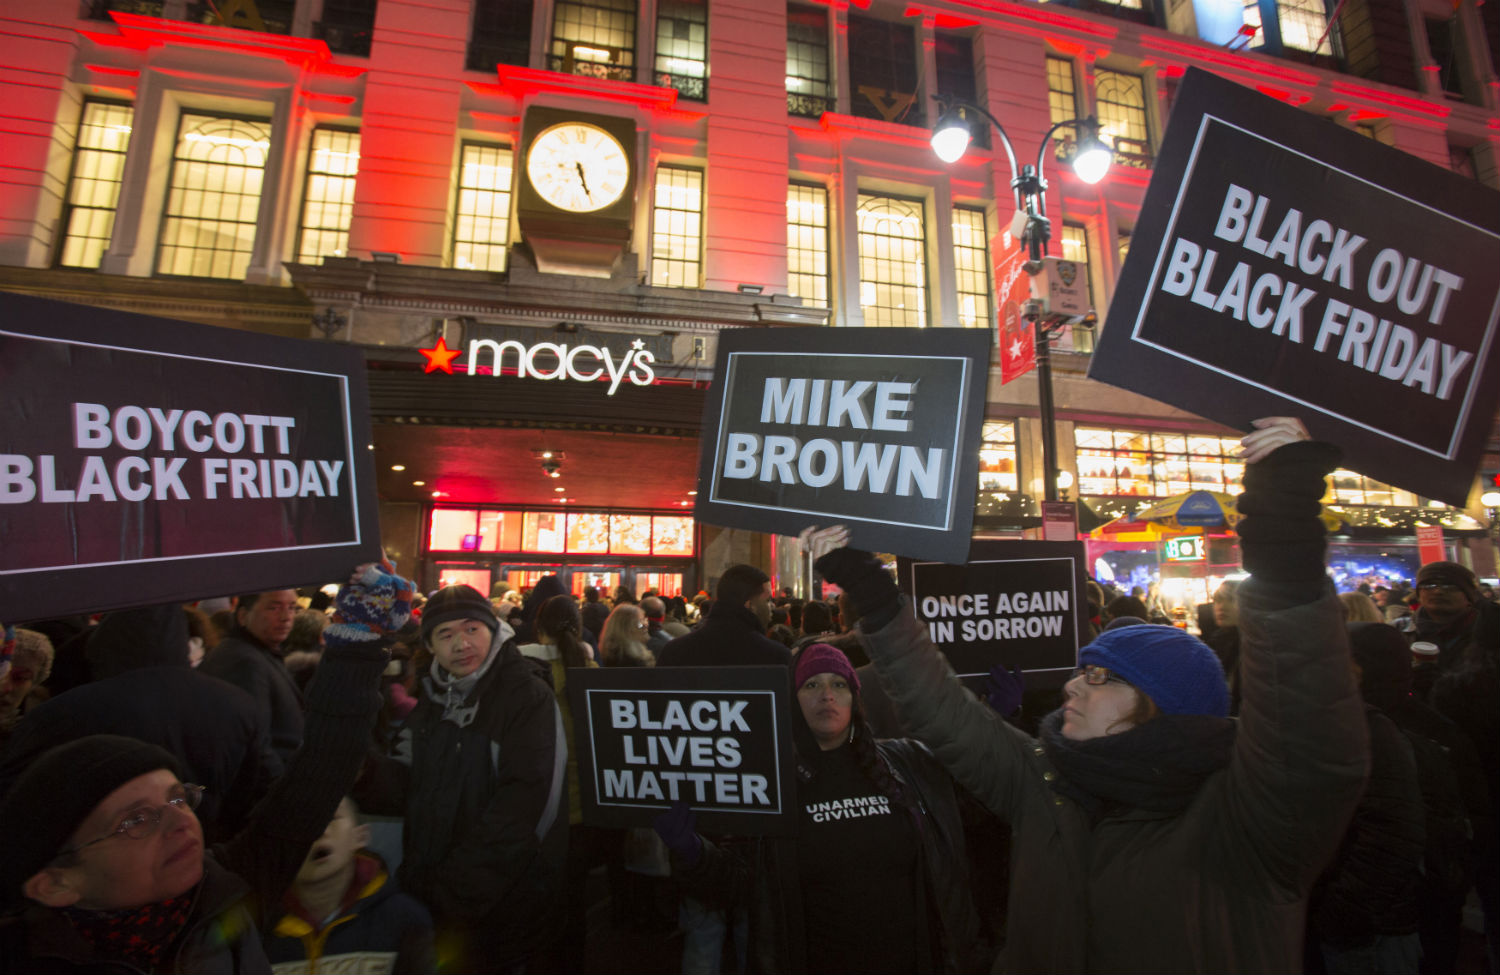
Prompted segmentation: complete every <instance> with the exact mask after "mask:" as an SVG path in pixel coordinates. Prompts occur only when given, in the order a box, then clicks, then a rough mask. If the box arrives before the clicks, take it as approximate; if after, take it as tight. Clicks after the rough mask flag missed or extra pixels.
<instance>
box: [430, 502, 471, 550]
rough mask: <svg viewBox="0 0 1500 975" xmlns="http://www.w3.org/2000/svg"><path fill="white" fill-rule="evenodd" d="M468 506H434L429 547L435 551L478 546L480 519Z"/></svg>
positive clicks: (466, 548) (467, 548) (468, 548)
mask: <svg viewBox="0 0 1500 975" xmlns="http://www.w3.org/2000/svg"><path fill="white" fill-rule="evenodd" d="M475 515H476V512H474V511H471V510H469V509H466V508H434V509H433V510H432V525H431V527H430V528H429V529H428V532H427V547H428V548H429V549H431V550H432V551H435V552H464V551H474V550H476V549H477V548H478V536H479V521H478V519H477V518H476V517H475Z"/></svg>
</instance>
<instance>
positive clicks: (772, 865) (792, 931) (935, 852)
mask: <svg viewBox="0 0 1500 975" xmlns="http://www.w3.org/2000/svg"><path fill="white" fill-rule="evenodd" d="M875 747H876V749H877V750H878V751H879V752H880V754H881V756H883V757H884V758H885V759H886V761H887V762H888V763H889V765H890V766H891V768H892V770H893V771H894V772H895V774H896V777H897V778H898V779H900V780H901V782H902V784H903V785H905V786H906V787H907V788H909V789H910V790H911V791H912V792H913V793H914V794H915V798H916V800H917V804H918V807H919V809H920V810H921V815H920V817H919V821H920V830H921V846H920V854H919V859H920V869H921V876H922V883H921V884H920V885H919V903H920V904H922V905H924V906H925V907H926V909H927V911H928V914H929V915H930V916H931V917H932V918H934V919H935V920H936V922H937V924H936V928H937V930H936V931H930V934H931V935H932V936H934V937H936V938H937V939H938V945H939V949H940V951H939V953H940V956H941V962H942V967H941V969H940V970H941V971H944V972H970V971H977V970H979V969H980V968H982V967H983V966H984V965H986V964H988V961H989V959H988V958H986V957H984V949H983V944H984V942H983V941H982V939H981V935H980V924H979V915H978V913H977V912H976V911H975V908H974V902H973V899H972V897H971V895H970V888H969V864H968V857H967V853H966V851H965V846H964V830H963V823H962V822H961V819H960V816H959V806H958V800H957V799H956V798H955V796H954V791H953V782H952V780H951V779H950V778H949V777H948V774H947V773H946V772H944V771H943V769H942V767H941V766H940V765H938V763H937V761H936V760H935V759H934V758H933V757H932V753H931V752H929V751H928V750H927V747H926V746H925V745H923V744H922V743H921V742H917V741H912V740H910V739H896V740H891V741H880V742H877V743H876V746H875ZM672 870H673V874H674V875H675V876H677V877H678V878H679V879H680V880H681V881H682V883H683V886H684V889H685V890H686V891H688V892H689V893H693V894H695V895H699V896H701V897H702V898H703V899H704V900H707V901H710V902H715V901H717V902H721V903H722V902H724V901H726V900H729V899H733V900H735V901H737V902H741V903H745V904H747V905H748V911H749V916H750V932H749V951H748V961H747V966H748V968H749V970H750V971H752V972H805V971H807V939H808V937H809V936H811V937H816V936H817V932H816V931H813V932H811V933H809V932H808V931H807V930H806V928H805V926H804V924H803V907H802V891H801V880H800V875H799V872H798V861H797V841H796V839H795V838H787V837H757V838H755V839H753V840H741V841H736V842H733V843H724V842H715V841H713V840H710V839H706V838H705V839H703V852H702V855H701V856H700V857H699V859H698V862H697V863H696V864H693V865H691V866H689V865H687V864H685V863H683V862H682V860H681V859H680V858H678V857H676V856H673V858H672ZM914 923H915V922H914ZM929 927H930V926H929Z"/></svg>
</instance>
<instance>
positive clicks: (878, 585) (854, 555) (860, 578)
mask: <svg viewBox="0 0 1500 975" xmlns="http://www.w3.org/2000/svg"><path fill="white" fill-rule="evenodd" d="M813 569H814V570H816V571H817V573H818V574H819V575H821V576H822V577H823V578H824V579H827V580H828V581H829V582H831V583H833V584H834V585H835V586H838V587H839V588H840V589H842V590H844V592H845V593H847V594H848V596H849V602H850V603H851V604H852V605H853V607H854V612H855V613H856V614H858V615H859V617H860V618H861V619H863V618H864V617H866V616H869V615H871V614H872V613H874V612H875V611H876V610H879V609H884V608H886V607H889V606H894V605H896V604H897V602H898V601H899V600H900V596H901V593H900V592H899V591H898V590H897V589H896V583H895V581H894V580H892V579H891V574H890V573H889V572H887V571H886V570H885V566H883V565H881V564H880V562H879V561H878V560H877V559H875V557H874V556H872V555H871V554H870V553H869V552H861V551H860V550H859V549H856V548H836V549H834V550H833V551H832V552H829V553H828V554H827V555H825V556H823V557H822V558H820V559H818V561H816V562H814V563H813Z"/></svg>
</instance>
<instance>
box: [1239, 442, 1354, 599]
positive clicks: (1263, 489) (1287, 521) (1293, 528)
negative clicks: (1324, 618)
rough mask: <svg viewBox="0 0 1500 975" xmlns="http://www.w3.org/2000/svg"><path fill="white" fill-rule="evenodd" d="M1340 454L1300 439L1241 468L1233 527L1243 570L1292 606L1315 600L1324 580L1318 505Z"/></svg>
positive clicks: (1322, 546) (1324, 445) (1322, 532)
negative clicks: (1240, 491) (1241, 490)
mask: <svg viewBox="0 0 1500 975" xmlns="http://www.w3.org/2000/svg"><path fill="white" fill-rule="evenodd" d="M1340 456H1341V452H1340V451H1339V449H1338V448H1337V447H1335V446H1333V445H1332V444H1327V443H1321V442H1319V441H1315V440H1302V441H1298V442H1296V443H1289V444H1286V445H1284V446H1282V447H1279V448H1277V449H1276V450H1275V451H1273V452H1272V453H1271V454H1270V455H1269V456H1267V457H1266V458H1264V459H1263V460H1261V461H1259V462H1257V463H1254V464H1250V465H1247V466H1246V467H1245V493H1243V494H1241V495H1240V497H1239V509H1240V514H1242V515H1244V516H1245V517H1244V518H1243V519H1242V520H1241V521H1240V523H1239V524H1238V525H1236V526H1235V532H1236V533H1237V534H1238V535H1239V536H1240V556H1241V562H1242V563H1243V564H1244V567H1245V570H1246V571H1247V572H1249V573H1250V575H1252V576H1253V577H1255V579H1256V580H1258V581H1260V582H1262V583H1266V584H1269V585H1271V586H1273V587H1274V588H1275V590H1276V591H1277V592H1278V593H1280V594H1282V595H1284V596H1285V597H1286V598H1288V599H1290V600H1293V602H1294V604H1296V603H1301V602H1307V601H1311V600H1313V599H1316V598H1317V596H1318V594H1319V593H1320V592H1321V591H1322V588H1323V581H1324V579H1325V578H1326V577H1327V566H1326V564H1325V560H1324V540H1323V537H1324V535H1325V534H1326V533H1327V532H1326V529H1325V528H1324V526H1323V520H1322V518H1321V517H1319V515H1320V513H1321V511H1322V505H1321V501H1322V498H1323V494H1324V492H1325V491H1326V490H1327V484H1326V483H1325V482H1324V478H1325V477H1327V475H1328V474H1329V472H1331V471H1332V470H1333V469H1334V468H1335V467H1337V466H1338V463H1339V458H1340Z"/></svg>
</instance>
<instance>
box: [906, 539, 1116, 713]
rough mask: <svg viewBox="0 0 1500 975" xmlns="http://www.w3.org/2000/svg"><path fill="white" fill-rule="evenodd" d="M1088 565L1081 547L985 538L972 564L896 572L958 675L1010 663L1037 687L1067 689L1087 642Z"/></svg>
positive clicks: (919, 565)
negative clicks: (1069, 677)
mask: <svg viewBox="0 0 1500 975" xmlns="http://www.w3.org/2000/svg"><path fill="white" fill-rule="evenodd" d="M1085 565H1086V561H1085V557H1084V552H1083V544H1082V543H1081V542H1013V541H999V540H987V539H980V540H978V541H976V542H975V543H974V549H973V551H972V552H971V553H970V557H969V563H968V564H967V565H944V564H942V563H938V562H918V561H915V560H912V559H900V560H899V561H898V564H897V569H896V572H897V581H898V583H899V585H900V587H901V590H902V592H905V593H906V594H907V595H908V596H910V597H911V601H912V607H913V608H914V609H915V611H916V614H917V618H918V619H919V620H921V621H922V622H923V623H924V624H926V626H927V633H928V636H930V637H931V638H932V642H933V644H934V645H935V646H936V647H937V648H938V649H939V650H941V651H942V652H943V654H944V655H945V656H946V657H947V658H948V663H949V664H951V665H952V667H953V670H954V672H955V673H956V674H958V676H959V677H962V678H966V679H969V680H968V683H970V684H971V685H973V684H976V683H978V682H982V678H984V677H985V675H987V674H988V673H989V672H990V668H992V667H994V666H995V665H996V664H1004V665H1005V666H1006V667H1007V668H1019V669H1020V670H1021V671H1023V672H1024V674H1025V677H1026V686H1027V687H1029V688H1033V689H1037V688H1042V687H1056V686H1059V685H1061V684H1062V683H1063V682H1064V681H1065V680H1066V679H1067V677H1068V675H1069V674H1071V673H1072V672H1073V669H1074V668H1075V667H1076V666H1077V661H1078V648H1079V646H1080V645H1082V644H1083V643H1086V642H1088V634H1089V629H1088V597H1087V593H1086V592H1085V589H1084V580H1085V578H1086V574H1085V571H1084V570H1085ZM975 679H978V680H975Z"/></svg>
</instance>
